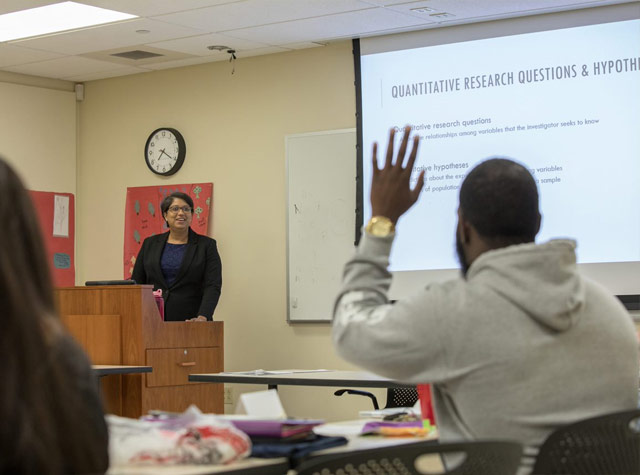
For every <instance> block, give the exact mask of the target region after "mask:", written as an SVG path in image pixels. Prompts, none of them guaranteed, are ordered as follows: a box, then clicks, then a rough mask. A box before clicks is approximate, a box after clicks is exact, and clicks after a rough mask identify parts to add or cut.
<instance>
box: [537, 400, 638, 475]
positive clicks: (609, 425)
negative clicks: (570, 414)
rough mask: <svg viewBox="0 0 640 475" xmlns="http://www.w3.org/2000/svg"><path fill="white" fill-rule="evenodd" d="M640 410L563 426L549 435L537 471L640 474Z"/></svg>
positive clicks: (542, 472)
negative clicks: (639, 422)
mask: <svg viewBox="0 0 640 475" xmlns="http://www.w3.org/2000/svg"><path fill="white" fill-rule="evenodd" d="M638 418H640V409H634V410H630V411H624V412H616V413H612V414H605V415H603V416H598V417H593V418H590V419H585V420H583V421H579V422H576V423H574V424H569V425H567V426H565V427H560V428H559V429H556V430H555V431H554V432H552V433H551V435H549V437H547V439H546V440H545V441H544V443H543V444H542V446H541V447H540V451H539V452H538V456H537V457H536V462H535V465H534V467H533V473H534V474H549V475H552V474H585V475H600V474H611V473H615V474H640V433H639V426H638V423H637V421H635V420H636V419H638Z"/></svg>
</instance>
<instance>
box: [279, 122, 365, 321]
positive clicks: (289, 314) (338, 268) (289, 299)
mask: <svg viewBox="0 0 640 475" xmlns="http://www.w3.org/2000/svg"><path fill="white" fill-rule="evenodd" d="M343 134H352V135H353V162H352V163H353V190H352V191H353V193H352V195H353V196H352V197H351V198H350V199H351V200H352V201H353V209H352V210H350V211H351V216H352V221H353V222H350V223H349V224H348V228H349V232H350V233H354V229H355V219H356V216H355V215H356V194H357V190H356V174H357V131H356V128H355V127H354V128H349V129H336V130H326V131H320V132H309V133H302V134H291V135H286V136H285V183H286V185H287V193H286V203H285V206H286V208H285V216H286V227H287V231H286V235H287V242H286V248H287V273H286V278H287V323H288V324H297V323H302V324H305V323H315V324H317V323H329V324H330V323H331V322H332V321H333V318H332V315H331V314H329V315H328V318H309V319H306V318H304V319H300V318H295V319H294V318H292V295H291V287H292V285H291V278H292V255H291V241H292V239H291V231H292V229H291V228H292V226H291V215H290V212H291V208H290V205H291V196H292V190H291V187H290V179H291V176H290V175H291V161H292V160H296V159H297V157H292V156H291V155H290V154H291V146H290V141H292V140H299V139H304V138H312V137H318V136H328V135H343ZM346 227H347V226H345V229H346ZM351 236H352V238H350V243H351V244H352V245H353V251H354V252H355V239H354V238H355V234H351ZM345 263H346V261H344V262H336V267H335V271H336V273H337V275H340V274H341V270H342V266H344V264H345ZM318 287H320V288H321V285H320V286H318ZM326 298H327V299H328V300H327V302H328V303H329V305H330V304H331V302H333V300H332V299H334V298H335V295H327V296H326Z"/></svg>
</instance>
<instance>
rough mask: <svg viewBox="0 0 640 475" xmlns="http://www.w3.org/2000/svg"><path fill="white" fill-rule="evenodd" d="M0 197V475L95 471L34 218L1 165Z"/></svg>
mask: <svg viewBox="0 0 640 475" xmlns="http://www.w3.org/2000/svg"><path fill="white" fill-rule="evenodd" d="M0 193H1V194H2V196H1V198H0V222H2V227H3V232H2V235H1V237H0V295H2V314H1V315H0V325H1V326H2V329H1V330H0V361H2V364H1V365H0V381H1V384H2V389H0V421H2V423H0V473H3V474H4V473H28V474H32V473H33V474H35V473H38V474H54V473H55V474H59V473H70V472H71V473H72V472H74V471H76V470H79V468H80V467H96V460H104V459H105V457H104V454H101V453H100V450H99V449H98V450H94V447H92V446H91V445H92V444H91V443H90V442H88V441H94V440H95V434H91V433H90V432H91V427H90V425H89V424H87V421H86V414H85V412H86V411H85V410H84V409H83V408H84V407H86V404H85V403H84V401H83V400H82V399H83V398H82V396H81V395H80V394H79V393H78V391H76V390H75V385H74V384H73V383H70V382H69V378H70V377H71V376H70V375H69V374H68V372H67V371H66V368H64V367H62V365H60V364H56V361H57V357H56V350H55V348H56V346H55V344H56V342H58V341H60V338H63V337H64V336H65V335H66V334H65V332H64V330H63V329H62V324H61V323H60V320H59V318H58V317H57V314H56V311H55V306H54V299H53V288H52V283H51V279H50V276H49V267H48V265H47V258H46V253H45V250H44V246H43V242H42V237H41V234H40V227H39V223H38V221H37V218H36V213H35V211H34V207H33V205H32V202H31V198H30V196H29V194H28V192H27V191H26V190H25V188H24V186H23V185H22V182H21V181H20V178H19V177H18V176H17V174H16V173H15V172H14V171H13V170H12V169H11V167H10V166H9V165H7V163H6V162H5V161H4V160H3V159H2V158H0ZM82 418H84V420H81V419H82ZM105 469H106V467H105Z"/></svg>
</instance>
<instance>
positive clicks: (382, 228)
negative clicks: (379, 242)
mask: <svg viewBox="0 0 640 475" xmlns="http://www.w3.org/2000/svg"><path fill="white" fill-rule="evenodd" d="M364 230H365V231H366V232H367V233H369V234H371V235H372V236H376V237H387V236H389V235H390V234H393V233H394V232H395V231H396V227H395V225H394V224H393V222H392V221H391V220H390V219H389V218H387V217H385V216H374V217H372V218H371V219H370V220H369V222H368V223H367V226H366V227H365V228H364Z"/></svg>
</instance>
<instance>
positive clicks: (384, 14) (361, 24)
mask: <svg viewBox="0 0 640 475" xmlns="http://www.w3.org/2000/svg"><path fill="white" fill-rule="evenodd" d="M422 24H425V21H424V20H421V19H419V18H416V17H413V16H409V15H404V14H402V13H398V12H394V11H391V10H387V9H383V8H374V9H370V10H362V11H358V12H349V13H340V14H337V15H329V16H324V17H318V18H310V19H306V20H299V21H290V22H286V23H278V24H276V25H265V26H257V27H255V28H245V29H240V30H234V31H230V32H227V35H229V36H233V37H237V38H244V39H247V40H253V41H259V40H261V41H264V42H267V41H268V42H269V43H271V44H273V45H284V44H287V43H300V42H307V41H322V40H325V39H326V40H330V39H337V38H355V37H358V36H361V35H368V34H375V33H378V32H380V31H382V30H391V31H393V30H396V29H403V28H410V27H411V28H413V27H418V26H419V25H422Z"/></svg>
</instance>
